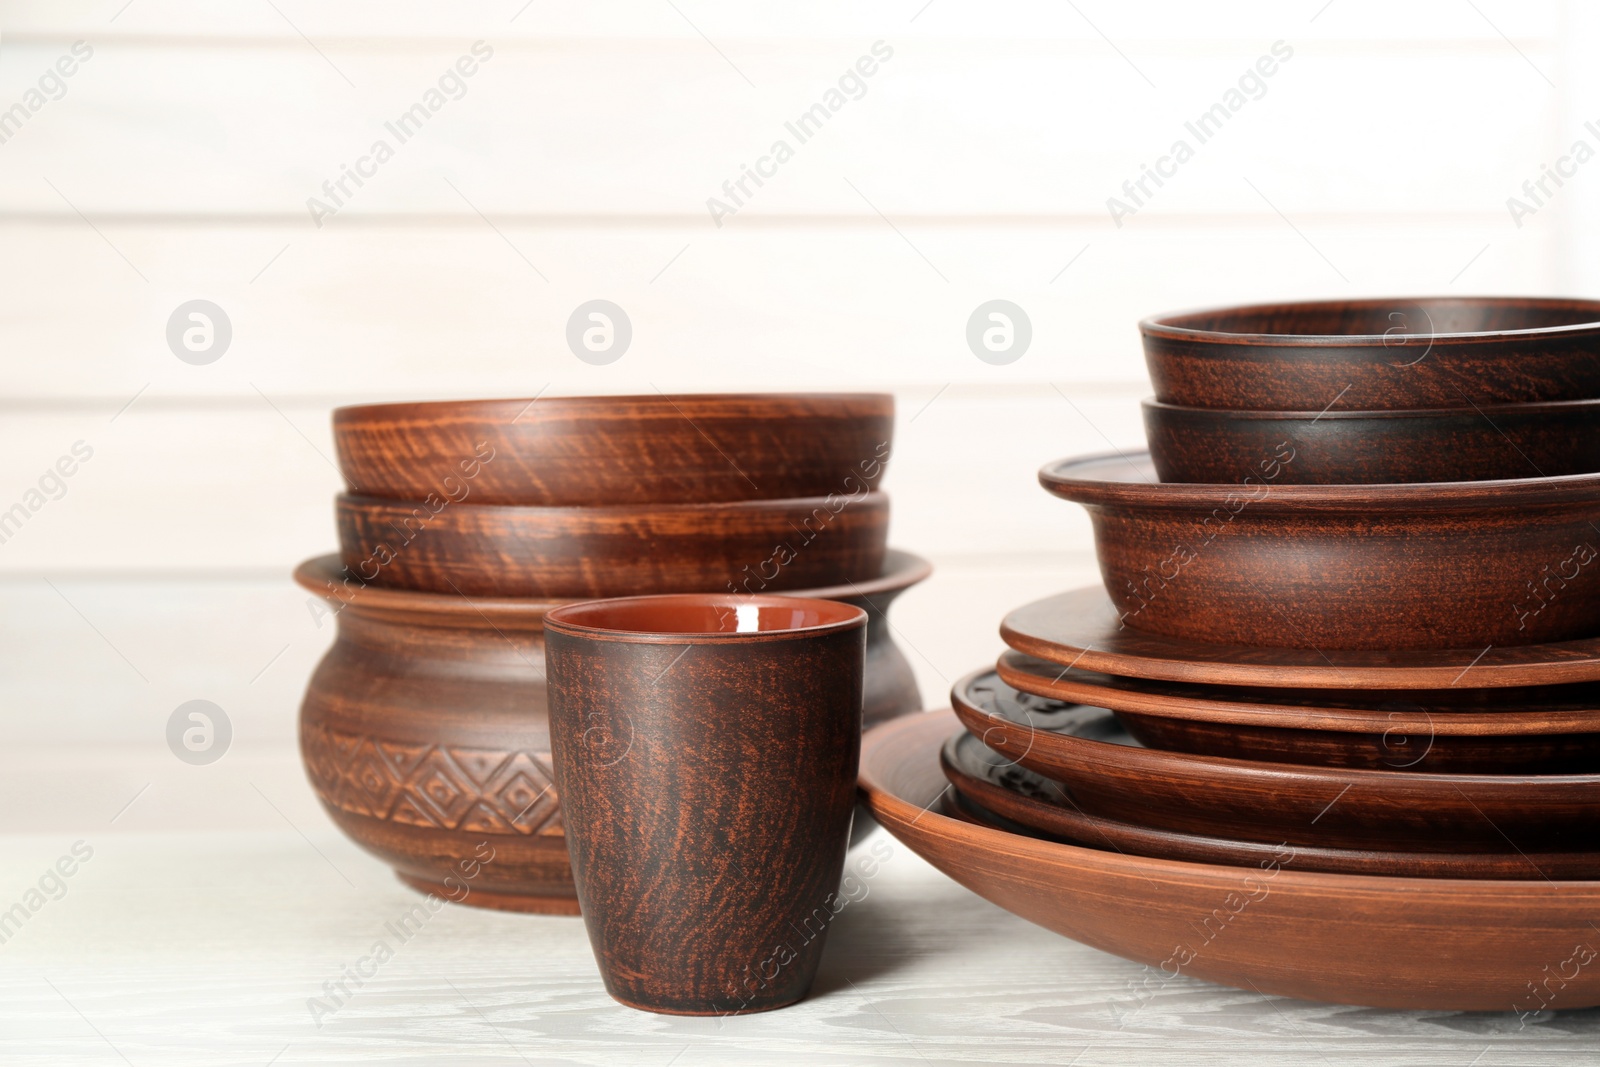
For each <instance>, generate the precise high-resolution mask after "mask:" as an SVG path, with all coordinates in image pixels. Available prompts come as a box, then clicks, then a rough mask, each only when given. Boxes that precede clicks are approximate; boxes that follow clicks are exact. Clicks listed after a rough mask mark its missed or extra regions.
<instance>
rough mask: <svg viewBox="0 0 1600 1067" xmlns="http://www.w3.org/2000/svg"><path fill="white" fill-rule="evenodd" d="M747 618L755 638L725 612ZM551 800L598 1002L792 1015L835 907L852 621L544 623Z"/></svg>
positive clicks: (661, 603)
mask: <svg viewBox="0 0 1600 1067" xmlns="http://www.w3.org/2000/svg"><path fill="white" fill-rule="evenodd" d="M741 608H742V609H743V611H745V612H747V613H748V612H759V615H760V628H759V629H758V630H755V631H754V632H745V633H740V632H733V631H734V627H735V625H736V623H737V624H738V625H745V626H748V625H750V620H749V617H748V616H747V617H746V619H745V621H744V622H739V612H740V610H741ZM545 632H546V642H547V663H548V669H549V673H550V724H551V741H552V747H553V754H554V760H555V769H556V780H557V782H558V785H559V788H560V790H561V794H562V804H563V813H564V816H565V819H566V824H567V838H568V847H569V850H570V852H571V855H572V866H573V874H574V878H575V882H576V885H577V890H578V899H579V900H580V901H581V903H582V912H583V917H584V923H585V925H586V927H587V929H588V931H589V939H590V943H591V944H592V945H593V947H594V951H595V957H596V959H597V960H598V962H599V964H600V971H601V975H602V976H603V978H604V979H605V983H606V989H607V991H608V992H609V993H610V994H611V995H612V996H613V997H615V998H616V999H617V1000H619V1001H621V1002H622V1003H624V1004H627V1005H630V1006H632V1007H636V1008H641V1009H643V1010H646V1011H655V1012H663V1013H668V1014H685V1015H722V1014H733V1013H743V1012H753V1011H765V1010H769V1009H772V1008H778V1007H782V1006H784V1005H786V1004H790V1003H793V1002H794V1001H797V1000H799V999H801V998H802V997H804V996H805V994H806V992H807V991H808V989H809V988H810V985H811V981H812V978H813V977H814V976H815V973H816V967H817V964H818V962H819V960H820V959H821V953H822V946H823V943H824V940H825V938H826V934H827V930H828V926H829V924H830V922H831V919H832V917H833V911H834V908H835V907H836V906H837V905H836V899H835V897H836V893H837V891H838V888H839V878H840V874H841V871H842V869H843V864H844V854H845V849H846V846H847V842H848V838H849V833H850V816H851V809H852V807H853V804H854V787H855V778H856V769H857V759H858V755H859V751H860V742H859V739H860V728H861V718H860V707H861V672H862V664H863V660H864V654H865V638H866V615H865V614H864V613H863V612H862V611H861V610H860V609H858V608H854V607H851V606H849V605H844V604H839V603H836V602H832V601H822V600H796V599H792V598H784V597H756V598H746V599H735V598H730V597H695V596H684V597H649V598H631V599H625V600H612V601H599V602H593V603H589V604H578V605H572V606H569V607H566V608H561V609H558V610H556V611H554V612H552V613H550V614H549V615H548V616H546V620H545Z"/></svg>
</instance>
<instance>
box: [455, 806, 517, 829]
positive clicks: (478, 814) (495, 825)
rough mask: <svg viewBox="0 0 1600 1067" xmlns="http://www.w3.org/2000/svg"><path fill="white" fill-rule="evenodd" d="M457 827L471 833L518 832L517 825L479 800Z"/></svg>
mask: <svg viewBox="0 0 1600 1067" xmlns="http://www.w3.org/2000/svg"><path fill="white" fill-rule="evenodd" d="M456 829H458V830H464V831H465V832H467V833H470V834H504V835H513V834H516V833H517V827H514V826H512V825H511V824H510V823H508V822H506V820H505V818H504V817H503V816H502V815H501V814H500V813H499V812H497V811H495V810H494V809H493V808H491V807H490V806H489V805H488V804H487V803H485V802H483V801H479V802H478V803H476V804H474V805H472V810H470V811H468V812H467V814H466V817H465V818H463V819H462V820H461V825H460V826H458V827H457V828H456Z"/></svg>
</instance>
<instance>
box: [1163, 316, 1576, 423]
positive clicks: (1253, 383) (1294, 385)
mask: <svg viewBox="0 0 1600 1067" xmlns="http://www.w3.org/2000/svg"><path fill="white" fill-rule="evenodd" d="M1139 333H1140V334H1141V335H1142V337H1143V340H1144V354H1145V362H1146V364H1148V366H1149V368H1150V380H1151V381H1152V382H1153V383H1154V384H1155V389H1156V399H1158V400H1161V401H1164V402H1166V403H1168V404H1186V405H1189V406H1191V407H1201V408H1253V409H1255V410H1258V411H1261V410H1270V411H1324V410H1334V411H1339V410H1344V411H1372V410H1377V409H1380V408H1441V407H1471V406H1473V405H1481V404H1511V403H1526V402H1533V401H1542V400H1584V399H1588V398H1590V397H1597V396H1600V358H1596V357H1597V356H1600V301H1594V300H1565V299H1535V298H1530V297H1425V298H1422V299H1397V298H1391V297H1385V298H1382V299H1375V300H1328V301H1318V302H1311V303H1295V304H1260V305H1255V306H1250V307H1225V308H1211V309H1209V310H1205V311H1190V312H1182V313H1176V314H1168V315H1156V316H1152V317H1151V318H1148V319H1145V320H1144V321H1143V322H1141V323H1139Z"/></svg>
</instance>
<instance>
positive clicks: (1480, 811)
mask: <svg viewBox="0 0 1600 1067" xmlns="http://www.w3.org/2000/svg"><path fill="white" fill-rule="evenodd" d="M951 700H952V703H953V704H954V705H955V711H956V714H957V715H958V716H960V718H961V721H962V724H963V725H965V726H966V727H967V729H969V730H971V731H972V732H973V733H974V734H975V735H977V736H978V737H979V738H980V739H982V741H983V743H984V744H986V745H988V746H989V747H990V748H992V749H994V750H995V751H996V752H999V753H1001V754H1002V755H1004V756H1006V757H1007V758H1009V759H1014V760H1016V761H1017V762H1018V763H1020V764H1022V765H1023V766H1024V767H1026V768H1028V769H1029V770H1031V771H1034V772H1036V773H1038V774H1042V775H1044V776H1045V777H1046V778H1049V779H1050V780H1052V781H1055V782H1060V783H1061V784H1062V785H1063V786H1065V787H1066V792H1067V794H1068V795H1069V796H1070V797H1071V798H1072V802H1073V803H1074V804H1076V805H1077V807H1078V808H1079V809H1080V810H1081V811H1083V812H1084V813H1086V814H1089V815H1098V816H1102V817H1104V818H1108V819H1117V820H1120V821H1122V822H1126V823H1133V824H1135V825H1139V826H1146V827H1151V828H1154V829H1162V830H1175V831H1178V832H1180V833H1188V834H1203V835H1209V836H1215V837H1227V838H1236V839H1238V840H1242V841H1259V842H1264V843H1267V844H1277V843H1279V842H1287V843H1289V844H1291V845H1296V846H1306V847H1310V848H1340V849H1378V850H1393V851H1404V852H1480V853H1481V852H1503V851H1505V849H1506V847H1507V842H1508V841H1509V842H1510V844H1511V847H1512V848H1513V849H1514V850H1520V851H1524V852H1529V853H1533V852H1577V851H1585V850H1587V849H1591V848H1593V847H1594V841H1595V840H1596V835H1597V834H1600V774H1568V775H1558V774H1546V775H1530V774H1418V773H1415V772H1411V771H1403V770H1359V769H1350V768H1332V767H1308V766H1298V765H1295V764H1288V763H1262V762H1255V761H1249V760H1238V759H1224V758H1221V757H1212V756H1196V755H1190V754H1188V753H1182V752H1165V751H1160V750H1156V749H1147V748H1140V747H1136V746H1129V745H1120V744H1113V743H1110V742H1108V741H1104V740H1097V739H1096V738H1099V737H1104V736H1107V734H1108V732H1109V730H1110V729H1111V727H1110V723H1111V722H1112V716H1111V713H1110V712H1108V711H1104V710H1101V709H1099V708H1085V707H1079V706H1074V705H1067V704H1062V703H1060V702H1058V701H1052V700H1046V699H1044V698H1041V697H1032V696H1028V695H1027V694H1023V693H1018V692H1017V691H1016V690H1014V689H1012V688H1011V687H1010V686H1008V685H1006V684H1005V683H1003V682H1001V681H1000V680H999V679H998V678H997V677H996V676H995V675H994V674H993V673H992V672H981V671H980V672H978V673H976V674H973V675H969V676H968V677H966V678H964V679H962V680H961V681H960V682H957V683H956V686H955V688H954V689H953V690H952V691H951Z"/></svg>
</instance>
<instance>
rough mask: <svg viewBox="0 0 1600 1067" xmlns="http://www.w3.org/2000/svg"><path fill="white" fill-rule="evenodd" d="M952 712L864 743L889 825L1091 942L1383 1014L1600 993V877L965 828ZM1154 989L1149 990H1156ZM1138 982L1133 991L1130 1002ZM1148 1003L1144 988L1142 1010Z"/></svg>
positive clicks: (867, 773)
mask: <svg viewBox="0 0 1600 1067" xmlns="http://www.w3.org/2000/svg"><path fill="white" fill-rule="evenodd" d="M957 727H958V723H957V721H956V719H955V716H954V715H953V714H952V713H951V712H948V711H945V712H936V713H932V714H927V715H908V716H906V717H904V718H902V719H898V720H896V721H894V722H892V723H886V724H884V725H883V726H879V727H877V728H876V729H874V730H872V731H871V732H870V733H868V734H867V736H866V737H865V738H863V740H862V753H861V789H862V792H863V794H864V796H865V801H866V805H867V808H868V810H870V811H871V812H872V814H873V815H874V817H876V818H877V820H878V821H879V822H880V823H881V824H882V825H883V826H884V827H886V828H887V829H888V830H889V832H890V833H891V834H893V835H894V836H895V837H896V838H897V839H899V840H900V841H901V842H902V843H904V844H905V845H906V847H907V848H909V849H911V850H912V851H913V852H915V853H917V854H918V855H919V856H921V857H922V858H923V859H925V860H927V861H928V862H929V863H931V864H933V865H934V866H935V867H937V868H938V869H939V870H941V871H943V872H944V873H945V874H947V875H949V876H950V877H951V878H953V879H954V880H955V881H957V882H959V883H961V884H962V885H964V886H966V887H967V888H968V889H971V890H972V891H973V892H975V893H977V894H978V895H980V896H982V897H984V898H985V899H987V900H989V901H992V902H993V903H995V904H997V905H999V906H1000V907H1002V908H1005V909H1006V910H1007V911H1010V912H1012V913H1014V914H1016V915H1018V916H1021V917H1022V918H1024V919H1027V920H1029V921H1031V922H1035V923H1038V924H1039V925H1040V926H1043V927H1045V928H1046V929H1049V930H1053V931H1055V932H1056V933H1059V934H1063V935H1065V936H1067V937H1070V938H1072V939H1074V940H1076V941H1081V942H1083V943H1084V944H1086V945H1091V946H1093V947H1094V948H1098V949H1101V950H1103V951H1105V952H1111V953H1114V954H1116V955H1118V956H1122V957H1124V958H1126V959H1130V960H1133V961H1135V962H1137V963H1143V964H1146V965H1148V966H1149V967H1150V968H1151V970H1150V971H1147V972H1146V977H1147V978H1148V980H1149V982H1151V983H1154V987H1153V988H1152V989H1151V991H1152V992H1155V991H1159V989H1160V987H1161V986H1162V984H1164V982H1165V981H1166V980H1167V979H1168V978H1169V977H1175V976H1177V975H1179V974H1184V975H1188V976H1190V977H1194V978H1202V979H1205V980H1208V981H1212V982H1220V983H1223V984H1225V985H1231V986H1236V987H1238V988H1240V989H1246V990H1249V991H1252V992H1258V993H1265V994H1275V995H1280V996H1290V997H1299V998H1302V999H1305V1000H1318V1001H1327V1002H1333V1003H1341V1004H1362V1005H1368V1006H1372V1007H1381V1008H1409V1009H1432V1010H1451V1011H1499V1012H1505V1011H1517V1012H1533V1011H1535V1010H1537V1009H1538V1008H1539V1007H1540V1004H1541V1001H1539V1000H1536V999H1534V998H1533V996H1532V994H1531V993H1530V992H1529V989H1528V983H1529V982H1530V981H1532V980H1533V979H1534V978H1538V977H1540V976H1542V975H1544V974H1545V973H1546V971H1545V968H1546V967H1548V968H1550V973H1556V972H1559V973H1560V974H1562V975H1567V974H1570V975H1572V977H1571V978H1569V979H1565V980H1564V981H1565V984H1564V985H1563V986H1562V988H1561V990H1560V995H1559V998H1558V1003H1559V1004H1560V1005H1562V1006H1565V1007H1568V1008H1586V1007H1593V1006H1595V1005H1600V967H1596V966H1593V963H1594V962H1595V958H1594V956H1593V955H1589V956H1587V957H1585V956H1582V955H1579V956H1577V957H1574V951H1575V946H1584V945H1593V944H1594V943H1595V941H1596V940H1597V937H1600V935H1596V933H1595V931H1594V927H1593V926H1592V925H1591V921H1592V920H1593V918H1594V916H1595V915H1596V914H1600V882H1594V881H1583V882H1576V881H1574V882H1561V883H1550V882H1545V881H1542V880H1536V881H1512V880H1499V881H1457V880H1452V879H1442V878H1383V877H1375V876H1369V875H1351V874H1321V873H1316V872H1310V871H1299V870H1295V869H1294V866H1293V864H1292V863H1291V864H1290V865H1288V866H1287V867H1280V868H1279V869H1278V870H1275V871H1268V870H1263V869H1260V868H1256V869H1247V868H1239V867H1230V866H1223V865H1217V864H1207V863H1184V862H1178V861H1174V860H1163V859H1151V858H1147V857H1143V856H1127V855H1122V854H1119V853H1116V852H1108V851H1102V850H1100V849H1091V848H1082V847H1079V846H1076V845H1068V844H1061V843H1058V842H1054V841H1043V840H1038V839H1035V838H1030V837H1024V836H1020V835H1017V834H1010V833H1006V832H1005V831H1003V830H997V829H992V828H989V827H984V826H976V825H971V824H968V823H964V822H958V821H956V820H954V819H951V818H948V817H946V816H944V815H941V814H939V813H938V812H937V811H935V810H931V809H932V808H933V807H934V806H935V805H937V804H938V803H939V802H940V799H941V797H942V795H943V794H944V793H945V792H946V791H947V790H949V789H950V785H949V783H948V782H947V781H945V777H944V774H943V773H942V772H941V771H940V769H939V748H940V746H941V745H942V744H944V741H945V739H946V738H948V737H949V736H950V734H951V733H952V732H953V731H954V730H956V729H957ZM1144 988H1150V987H1149V986H1148V985H1146V986H1145V987H1144ZM1131 996H1132V994H1130V997H1131ZM1137 1003H1139V1001H1138V1000H1136V999H1134V1000H1131V1002H1130V1003H1129V1005H1128V1006H1129V1007H1133V1006H1135V1005H1136V1004H1137Z"/></svg>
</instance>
